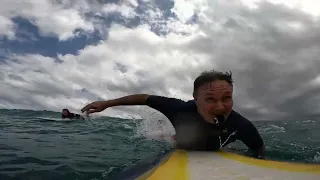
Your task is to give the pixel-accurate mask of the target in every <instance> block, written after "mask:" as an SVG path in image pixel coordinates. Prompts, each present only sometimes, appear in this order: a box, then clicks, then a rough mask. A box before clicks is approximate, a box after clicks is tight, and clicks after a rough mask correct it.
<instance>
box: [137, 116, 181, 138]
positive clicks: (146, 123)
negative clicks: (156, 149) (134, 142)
mask: <svg viewBox="0 0 320 180" xmlns="http://www.w3.org/2000/svg"><path fill="white" fill-rule="evenodd" d="M174 134H175V130H174V128H173V126H172V124H171V123H170V121H169V120H168V119H167V118H166V117H165V116H163V115H159V114H158V115H157V114H155V113H154V114H153V115H151V116H148V117H145V118H143V120H142V121H140V122H139V124H138V127H137V133H136V135H137V136H138V137H144V138H147V139H152V140H157V141H165V142H169V143H173V139H172V136H173V135H174Z"/></svg>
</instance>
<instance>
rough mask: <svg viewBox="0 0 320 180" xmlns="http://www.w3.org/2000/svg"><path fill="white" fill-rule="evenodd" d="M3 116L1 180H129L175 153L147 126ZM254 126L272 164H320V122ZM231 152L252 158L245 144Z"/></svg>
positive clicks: (19, 113)
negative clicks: (288, 162) (155, 162)
mask: <svg viewBox="0 0 320 180" xmlns="http://www.w3.org/2000/svg"><path fill="white" fill-rule="evenodd" d="M0 115H1V116H0V118H1V119H0V129H1V131H0V179H1V180H5V179H23V180H27V179H37V180H38V179H46V180H49V179H60V180H63V179H78V180H82V179H88V180H90V179H91V180H98V179H124V177H125V176H127V177H128V176H131V175H132V173H139V172H140V171H144V170H146V167H147V166H149V164H150V163H153V162H154V161H156V160H158V159H159V158H160V157H161V156H162V155H163V154H165V153H167V152H168V151H170V150H172V145H171V144H170V142H168V141H166V140H161V138H150V136H148V133H145V134H143V133H141V132H142V131H148V127H145V124H146V123H143V121H142V120H126V119H118V118H110V117H100V118H97V119H94V120H90V121H73V122H55V121H46V120H41V119H39V118H38V117H57V118H58V117H59V115H60V114H59V113H56V112H50V111H27V110H0ZM142 123H143V124H144V125H142ZM149 123H151V122H149ZM155 123H156V122H155ZM151 124H152V123H151ZM254 124H255V125H256V126H257V128H258V130H259V131H260V132H261V135H262V137H263V138H264V140H265V142H266V148H267V155H268V158H269V159H274V160H280V161H290V162H304V163H319V162H320V121H319V120H315V119H314V120H308V119H306V120H288V121H263V122H254ZM150 131H152V130H150ZM229 148H230V149H231V150H233V151H236V152H237V153H241V154H245V155H249V153H248V152H246V147H245V146H244V145H242V143H240V142H239V143H235V144H233V145H232V146H230V147H229Z"/></svg>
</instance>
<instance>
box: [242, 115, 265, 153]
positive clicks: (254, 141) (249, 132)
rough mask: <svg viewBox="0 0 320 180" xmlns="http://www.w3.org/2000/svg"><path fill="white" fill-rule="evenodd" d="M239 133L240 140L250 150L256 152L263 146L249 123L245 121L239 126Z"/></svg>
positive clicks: (257, 133)
mask: <svg viewBox="0 0 320 180" xmlns="http://www.w3.org/2000/svg"><path fill="white" fill-rule="evenodd" d="M240 131H241V133H240V140H241V141H242V142H243V143H244V144H245V145H247V146H248V147H249V148H250V149H251V150H253V151H258V150H259V149H260V148H261V147H262V146H263V145H264V142H263V140H262V138H261V136H260V134H259V132H258V130H257V128H256V127H255V126H254V125H253V124H252V122H251V121H249V120H247V119H245V120H244V121H243V123H242V124H241V129H240Z"/></svg>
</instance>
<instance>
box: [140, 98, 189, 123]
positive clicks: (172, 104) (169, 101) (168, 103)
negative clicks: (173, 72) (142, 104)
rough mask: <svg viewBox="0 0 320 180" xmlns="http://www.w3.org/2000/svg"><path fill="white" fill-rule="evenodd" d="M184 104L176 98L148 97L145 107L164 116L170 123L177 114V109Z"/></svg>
mask: <svg viewBox="0 0 320 180" xmlns="http://www.w3.org/2000/svg"><path fill="white" fill-rule="evenodd" d="M184 104H185V102H184V101H182V100H180V99H176V98H169V97H164V96H156V95H150V96H149V97H148V99H147V102H146V105H147V106H149V107H151V108H153V109H155V110H157V111H159V112H161V113H162V114H164V115H165V116H166V117H167V118H168V119H169V120H170V121H171V120H172V118H173V117H174V116H175V115H176V114H177V113H178V111H179V108H180V107H182V106H183V105H184Z"/></svg>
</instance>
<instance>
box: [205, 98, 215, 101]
mask: <svg viewBox="0 0 320 180" xmlns="http://www.w3.org/2000/svg"><path fill="white" fill-rule="evenodd" d="M206 101H214V98H206Z"/></svg>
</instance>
